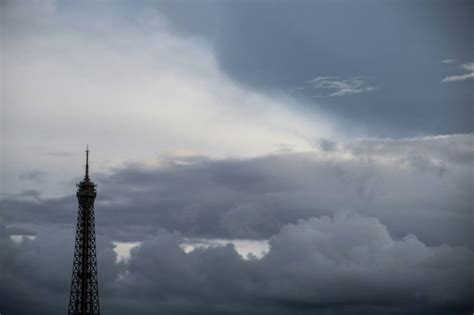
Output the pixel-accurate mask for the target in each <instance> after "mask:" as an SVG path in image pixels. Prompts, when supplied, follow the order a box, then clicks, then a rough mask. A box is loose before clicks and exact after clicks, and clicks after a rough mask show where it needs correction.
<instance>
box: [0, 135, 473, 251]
mask: <svg viewBox="0 0 474 315" xmlns="http://www.w3.org/2000/svg"><path fill="white" fill-rule="evenodd" d="M316 145H318V146H320V147H322V148H323V149H324V150H322V152H321V153H317V152H313V153H295V154H288V153H287V154H275V155H271V156H266V157H260V158H252V159H226V160H211V159H206V158H203V157H196V158H189V159H186V158H182V157H181V158H176V160H173V158H170V159H169V160H162V163H161V166H160V167H158V168H157V167H147V166H143V165H129V166H127V167H124V168H121V169H117V170H116V171H115V172H113V173H112V174H111V175H96V176H94V180H95V181H96V182H97V183H98V185H99V186H98V191H99V194H98V198H97V201H96V208H97V211H96V217H97V222H98V228H97V231H98V233H103V234H106V235H109V236H110V237H111V238H113V239H116V240H122V241H137V240H138V241H141V240H143V239H146V238H147V237H148V236H149V235H150V233H152V232H154V231H156V230H157V229H159V228H166V229H168V230H170V231H175V230H176V231H180V232H181V233H182V234H183V235H184V236H185V237H204V238H246V239H266V238H268V237H270V236H271V235H273V234H275V233H277V232H278V231H279V230H280V228H281V227H282V226H283V225H284V224H287V223H294V222H296V221H297V220H298V219H301V218H310V217H313V216H320V215H329V214H333V213H338V212H356V213H362V214H367V215H370V216H374V217H377V218H379V219H380V220H381V221H382V222H383V223H384V224H385V225H387V227H388V228H389V230H390V232H391V233H393V235H394V236H396V237H402V236H403V235H406V234H409V233H414V234H416V235H417V236H418V237H419V238H420V239H421V240H422V241H423V242H425V243H427V244H441V243H448V244H465V245H468V246H474V244H473V243H472V240H473V238H472V234H471V232H470V226H471V225H472V223H473V217H472V204H473V200H472V194H471V187H472V186H471V185H472V176H473V174H472V162H473V148H472V136H471V135H466V136H463V135H457V136H446V137H427V138H414V139H403V140H381V139H367V140H360V141H349V142H340V141H335V140H330V139H329V140H324V141H323V142H322V143H321V144H316ZM71 188H72V189H73V187H71ZM1 207H2V211H1V212H0V218H1V219H2V220H3V222H5V223H6V224H8V225H9V226H10V227H17V228H24V229H27V230H31V229H34V226H35V225H38V226H41V225H58V226H67V227H72V224H73V222H74V217H75V207H76V200H75V197H74V196H72V195H71V196H68V197H63V198H55V199H41V198H34V199H31V198H13V197H10V198H4V199H3V200H2V204H1Z"/></svg>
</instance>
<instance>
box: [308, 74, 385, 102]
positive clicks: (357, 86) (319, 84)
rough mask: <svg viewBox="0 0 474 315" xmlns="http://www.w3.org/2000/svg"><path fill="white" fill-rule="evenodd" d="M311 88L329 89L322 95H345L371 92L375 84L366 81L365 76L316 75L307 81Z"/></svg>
mask: <svg viewBox="0 0 474 315" xmlns="http://www.w3.org/2000/svg"><path fill="white" fill-rule="evenodd" d="M308 83H309V84H310V85H311V87H312V88H314V89H317V90H329V92H328V94H324V95H322V96H328V97H331V96H346V95H351V94H359V93H364V92H372V91H375V90H376V89H377V86H375V85H372V84H370V83H369V82H368V78H367V77H361V76H359V77H352V78H349V79H339V78H338V77H336V76H331V77H316V78H314V79H313V80H310V81H309V82H308Z"/></svg>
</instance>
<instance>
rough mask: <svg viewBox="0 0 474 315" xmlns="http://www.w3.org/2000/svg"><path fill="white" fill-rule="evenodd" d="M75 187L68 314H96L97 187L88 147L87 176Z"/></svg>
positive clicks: (97, 290)
mask: <svg viewBox="0 0 474 315" xmlns="http://www.w3.org/2000/svg"><path fill="white" fill-rule="evenodd" d="M77 187H78V189H77V194H76V195H77V199H78V201H79V209H78V213H77V226H76V244H75V247H74V262H73V266H72V283H71V295H70V297H69V311H68V314H69V315H97V314H100V307H99V287H98V283H97V259H96V246H95V220H94V201H95V197H96V195H97V191H96V187H97V186H96V185H95V184H94V183H93V182H92V181H91V180H90V178H89V148H87V150H86V175H85V177H84V179H83V180H82V181H81V182H80V183H79V184H77Z"/></svg>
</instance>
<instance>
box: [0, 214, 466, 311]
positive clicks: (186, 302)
mask: <svg viewBox="0 0 474 315" xmlns="http://www.w3.org/2000/svg"><path fill="white" fill-rule="evenodd" d="M0 231H2V234H1V235H0V236H1V238H0V247H1V249H2V251H1V253H2V254H1V255H0V267H1V270H2V273H1V274H0V277H1V279H0V280H2V281H0V293H1V296H2V299H0V308H1V309H2V312H3V311H4V312H10V313H14V314H18V315H22V314H30V313H31V312H32V310H35V312H36V313H40V314H42V313H48V314H60V313H62V312H63V311H64V307H65V305H67V292H68V287H69V283H70V268H69V267H70V264H68V262H72V245H73V239H72V236H73V231H72V230H58V229H46V230H44V231H43V232H42V233H39V235H38V237H37V238H36V239H34V240H24V241H23V242H21V243H20V244H15V243H14V242H13V241H11V240H10V239H9V238H8V236H7V235H6V233H5V230H4V229H3V230H0ZM58 235H61V236H62V237H58ZM185 242H186V240H185V239H184V238H183V237H182V236H181V235H180V234H179V233H176V232H175V233H170V232H167V231H164V230H161V231H158V232H156V233H154V235H153V237H152V238H151V239H149V240H147V241H145V242H143V243H142V244H141V245H139V246H137V247H135V248H133V249H132V250H131V253H130V258H129V260H128V261H127V262H123V261H122V262H117V260H116V254H115V253H114V252H113V250H112V248H113V245H112V244H111V243H110V241H108V240H107V239H104V238H103V237H102V236H100V235H99V236H98V255H99V257H98V270H99V278H100V279H99V280H100V282H99V288H100V293H101V308H102V311H103V312H104V313H109V314H118V315H120V314H130V313H133V314H154V313H157V312H160V313H166V314H185V313H190V312H191V311H192V312H193V313H194V314H295V313H298V314H314V312H316V311H317V312H323V313H324V314H346V313H347V312H348V311H351V313H356V314H358V313H360V314H372V313H373V314H381V313H387V314H388V313H390V314H407V313H408V314H411V313H413V314H416V313H418V314H419V313H434V314H436V313H440V314H443V313H444V314H449V313H450V311H451V310H452V311H454V310H457V311H458V312H459V311H462V312H468V311H472V308H473V307H474V305H473V304H472V300H471V293H472V289H473V283H472V281H471V277H472V270H471V268H470V267H471V266H472V264H473V262H474V253H473V252H472V250H469V249H466V248H463V247H451V246H447V245H441V246H428V245H427V244H425V243H423V242H421V241H420V240H419V239H418V238H417V237H416V236H414V235H407V236H404V237H402V238H394V237H393V236H392V235H390V233H389V232H388V231H387V228H386V227H385V226H384V225H383V224H382V223H380V221H379V220H377V219H375V218H372V217H366V216H360V215H354V214H343V215H337V216H333V217H327V216H322V217H319V218H316V217H313V218H309V219H307V220H299V221H297V222H295V223H294V224H288V225H285V226H283V227H282V228H281V230H279V231H278V232H277V233H276V234H275V235H273V236H272V237H271V238H270V241H269V245H270V249H269V252H268V253H267V254H266V255H265V256H264V257H262V258H261V259H250V260H244V259H243V258H242V257H241V256H240V255H239V254H238V253H237V252H236V250H235V248H234V247H233V246H232V245H227V246H218V247H212V246H211V247H207V248H204V247H200V248H196V249H195V250H193V251H191V252H189V253H185V252H184V251H183V249H182V244H183V243H185ZM52 259H53V260H54V263H51V260H52ZM53 266H54V268H53Z"/></svg>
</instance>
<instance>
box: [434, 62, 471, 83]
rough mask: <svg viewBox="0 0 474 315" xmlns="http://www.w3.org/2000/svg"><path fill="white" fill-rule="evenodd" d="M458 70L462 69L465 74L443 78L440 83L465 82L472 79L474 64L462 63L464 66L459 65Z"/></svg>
mask: <svg viewBox="0 0 474 315" xmlns="http://www.w3.org/2000/svg"><path fill="white" fill-rule="evenodd" d="M459 68H461V69H463V70H464V71H467V73H465V74H459V75H452V76H448V77H446V78H444V79H443V80H441V83H446V82H456V81H465V80H471V79H474V63H473V62H471V63H464V64H462V65H460V66H459Z"/></svg>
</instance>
